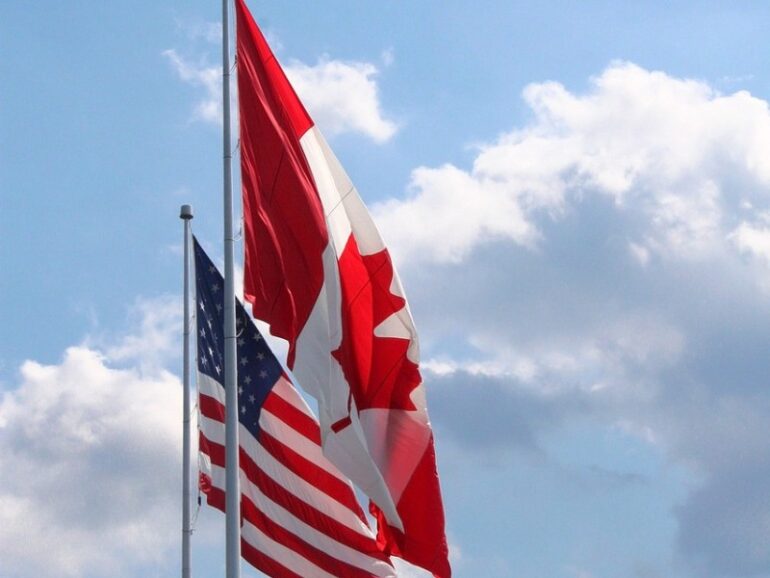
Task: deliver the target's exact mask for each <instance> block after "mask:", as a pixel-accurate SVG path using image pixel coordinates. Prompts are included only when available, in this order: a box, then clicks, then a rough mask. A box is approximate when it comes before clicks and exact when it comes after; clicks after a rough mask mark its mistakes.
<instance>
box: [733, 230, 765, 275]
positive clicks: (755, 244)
mask: <svg viewBox="0 0 770 578" xmlns="http://www.w3.org/2000/svg"><path fill="white" fill-rule="evenodd" d="M728 238H729V239H730V240H731V241H732V242H733V243H734V244H735V246H736V247H737V248H738V250H739V251H740V252H741V253H745V254H748V255H750V256H752V257H756V258H759V259H762V260H763V261H765V263H767V264H768V265H770V227H768V226H767V225H763V224H759V225H754V224H751V223H747V222H743V223H741V224H740V225H739V226H738V227H737V228H736V229H735V230H734V231H733V232H732V233H730V235H729V236H728Z"/></svg>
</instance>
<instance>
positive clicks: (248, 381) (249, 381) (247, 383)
mask: <svg viewBox="0 0 770 578" xmlns="http://www.w3.org/2000/svg"><path fill="white" fill-rule="evenodd" d="M243 381H245V382H246V385H249V384H250V383H251V376H250V375H247V376H246V377H244V378H243Z"/></svg>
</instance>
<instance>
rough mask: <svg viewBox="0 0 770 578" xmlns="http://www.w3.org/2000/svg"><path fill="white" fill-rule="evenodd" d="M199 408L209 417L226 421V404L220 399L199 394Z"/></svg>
mask: <svg viewBox="0 0 770 578" xmlns="http://www.w3.org/2000/svg"><path fill="white" fill-rule="evenodd" d="M198 408H199V409H200V412H201V414H203V415H204V416H206V417H207V418H209V419H213V420H216V421H221V422H222V423H225V406H224V405H223V404H222V403H220V401H219V400H218V399H215V398H213V397H211V396H209V395H206V394H205V393H201V394H200V395H199V396H198Z"/></svg>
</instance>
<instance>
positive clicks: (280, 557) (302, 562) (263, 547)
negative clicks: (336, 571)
mask: <svg viewBox="0 0 770 578" xmlns="http://www.w3.org/2000/svg"><path fill="white" fill-rule="evenodd" d="M241 538H243V539H244V540H246V542H248V543H249V544H251V546H252V547H254V548H255V549H257V550H259V551H260V552H262V553H263V554H265V555H266V556H268V557H269V558H272V559H273V560H275V561H276V562H278V563H279V564H281V565H282V566H284V567H286V568H288V569H289V570H291V571H292V572H294V573H296V574H299V575H300V576H308V577H310V576H318V578H322V577H326V576H329V577H330V578H335V577H334V576H332V575H331V574H329V573H328V572H326V571H325V570H323V569H322V568H319V567H318V566H316V565H315V564H313V563H312V562H310V561H308V560H307V558H305V557H303V556H302V555H300V554H298V553H297V552H295V551H294V550H292V549H291V548H287V547H286V546H284V545H283V544H281V543H280V542H276V541H275V540H273V539H272V538H270V537H268V536H267V534H265V533H264V532H262V530H260V529H259V528H257V527H256V526H254V525H253V524H252V523H251V522H249V521H248V520H245V519H244V521H243V526H242V527H241Z"/></svg>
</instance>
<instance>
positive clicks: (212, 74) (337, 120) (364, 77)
mask: <svg viewBox="0 0 770 578" xmlns="http://www.w3.org/2000/svg"><path fill="white" fill-rule="evenodd" d="M163 56H164V57H166V58H167V59H168V61H169V62H170V63H171V65H172V66H173V68H174V70H175V71H176V73H177V75H178V76H179V78H180V80H182V81H183V82H185V83H186V84H189V85H191V86H194V87H196V88H199V89H202V91H203V97H202V98H201V99H199V100H198V102H197V103H196V104H195V108H194V112H193V120H196V121H203V122H207V123H214V124H219V125H221V124H222V105H221V100H222V71H221V68H220V67H218V66H209V65H208V64H207V63H206V61H205V60H202V61H200V62H198V63H195V62H191V61H190V60H188V59H186V58H183V57H182V56H180V54H179V53H178V52H177V51H176V50H173V49H171V50H166V51H164V52H163ZM386 62H388V60H387V59H386ZM391 62H392V61H391ZM284 70H285V72H286V75H287V76H288V77H289V80H290V81H291V83H292V85H293V86H294V88H295V90H296V91H297V94H298V95H299V97H300V99H301V100H302V102H303V104H304V105H305V106H306V107H307V109H308V112H309V113H310V115H311V116H312V117H313V119H314V121H315V122H316V123H317V124H318V126H319V127H320V128H321V129H322V130H323V131H324V132H325V133H326V134H328V135H329V136H334V135H338V134H342V133H357V134H362V135H364V136H367V137H369V138H370V139H372V140H373V141H375V142H378V143H382V142H386V141H388V140H389V139H390V138H391V137H393V135H394V134H395V133H396V131H397V130H398V126H397V125H396V123H395V122H393V121H392V120H390V119H388V118H386V116H385V115H384V113H383V111H382V105H381V103H380V98H379V88H378V86H377V82H376V77H377V74H378V69H377V67H376V66H375V65H374V64H371V63H368V62H344V61H341V60H331V59H329V58H326V57H323V58H321V59H320V60H319V61H318V62H317V63H316V64H315V65H313V66H310V65H308V64H305V63H303V62H300V61H298V60H292V61H290V62H289V64H288V66H286V67H284ZM231 92H232V94H233V104H232V111H233V114H235V113H236V111H237V108H238V104H237V100H236V99H237V96H236V94H235V93H236V92H237V90H236V89H235V83H233V90H232V91H231Z"/></svg>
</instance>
